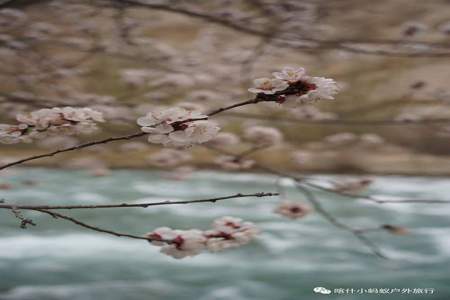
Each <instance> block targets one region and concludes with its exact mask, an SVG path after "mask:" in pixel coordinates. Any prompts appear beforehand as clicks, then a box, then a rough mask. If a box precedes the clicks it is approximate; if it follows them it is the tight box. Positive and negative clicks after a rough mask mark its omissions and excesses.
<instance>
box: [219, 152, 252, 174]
mask: <svg viewBox="0 0 450 300" xmlns="http://www.w3.org/2000/svg"><path fill="white" fill-rule="evenodd" d="M214 162H215V163H216V164H218V165H219V166H220V167H221V168H222V169H224V170H229V171H238V170H247V169H250V168H251V167H253V165H254V164H255V161H254V160H252V159H245V158H239V157H235V156H231V155H220V156H218V157H217V158H216V159H215V160H214Z"/></svg>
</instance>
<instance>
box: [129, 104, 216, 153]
mask: <svg viewBox="0 0 450 300" xmlns="http://www.w3.org/2000/svg"><path fill="white" fill-rule="evenodd" d="M207 118H208V117H207V116H206V115H203V114H201V113H200V112H197V111H189V110H186V109H184V108H181V107H174V108H168V109H159V110H155V111H153V112H149V113H148V114H147V115H146V116H144V117H141V118H139V119H138V120H137V123H138V125H140V126H142V128H141V130H142V131H143V132H146V133H149V134H150V135H149V136H148V141H149V142H150V143H156V144H163V145H164V146H173V147H188V146H191V145H193V144H201V143H205V142H207V141H209V140H210V139H212V138H213V137H214V136H215V135H216V134H217V133H218V131H219V129H220V128H219V127H218V126H217V124H216V123H214V122H211V121H207V120H202V119H207Z"/></svg>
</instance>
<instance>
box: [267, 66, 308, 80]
mask: <svg viewBox="0 0 450 300" xmlns="http://www.w3.org/2000/svg"><path fill="white" fill-rule="evenodd" d="M305 73H306V71H305V69H304V68H292V67H284V68H283V70H282V71H281V72H274V73H273V76H274V77H275V78H277V79H281V80H284V81H287V82H289V83H294V82H297V81H299V80H301V79H302V78H303V76H305Z"/></svg>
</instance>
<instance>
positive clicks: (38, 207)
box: [0, 192, 278, 210]
mask: <svg viewBox="0 0 450 300" xmlns="http://www.w3.org/2000/svg"><path fill="white" fill-rule="evenodd" d="M272 196H278V193H265V192H260V193H253V194H241V193H238V194H235V195H231V196H224V197H215V198H208V199H198V200H181V201H161V202H149V203H135V204H127V203H121V204H100V205H9V204H0V209H1V208H4V209H14V208H15V209H25V210H53V209H98V208H132V207H142V208H147V207H149V206H160V205H177V204H192V203H205V202H211V203H215V202H217V201H223V200H229V199H236V198H248V197H257V198H262V197H272Z"/></svg>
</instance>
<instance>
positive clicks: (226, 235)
mask: <svg viewBox="0 0 450 300" xmlns="http://www.w3.org/2000/svg"><path fill="white" fill-rule="evenodd" d="M258 233H259V230H258V229H257V228H256V226H255V225H254V224H253V223H251V222H243V220H242V219H239V218H234V217H228V216H227V217H221V218H219V219H216V220H215V221H214V222H213V229H212V230H207V231H201V230H197V229H191V230H175V229H172V228H169V227H159V228H157V229H155V230H153V231H152V232H149V233H147V234H145V237H146V238H148V239H149V241H150V243H151V244H153V245H155V246H158V247H161V250H160V251H161V253H164V254H166V255H169V256H171V257H173V258H177V259H180V258H184V257H188V256H195V255H198V254H200V253H201V252H202V251H203V250H209V251H211V252H217V251H221V250H224V249H227V248H234V247H239V246H242V245H245V244H248V243H249V242H250V241H252V240H253V238H254V237H255V236H256V235H257V234H258Z"/></svg>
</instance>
